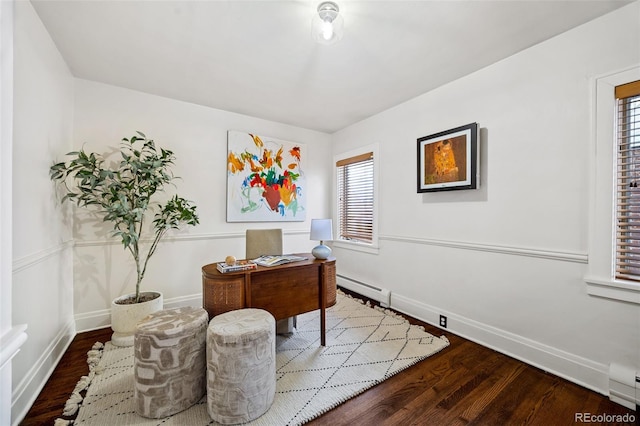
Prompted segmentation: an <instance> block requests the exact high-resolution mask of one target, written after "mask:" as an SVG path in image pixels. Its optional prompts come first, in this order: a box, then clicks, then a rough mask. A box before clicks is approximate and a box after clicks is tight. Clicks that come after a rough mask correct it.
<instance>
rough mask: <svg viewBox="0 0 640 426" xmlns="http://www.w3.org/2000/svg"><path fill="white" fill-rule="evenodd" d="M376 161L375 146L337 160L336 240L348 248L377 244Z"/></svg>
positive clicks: (347, 154) (344, 155) (352, 152)
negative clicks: (348, 244) (348, 246)
mask: <svg viewBox="0 0 640 426" xmlns="http://www.w3.org/2000/svg"><path fill="white" fill-rule="evenodd" d="M376 158H377V146H375V145H372V146H368V147H363V148H361V149H359V150H356V151H351V152H348V153H345V154H342V155H341V156H338V157H336V217H337V234H338V235H337V239H336V241H338V242H345V243H353V244H351V245H350V247H355V246H360V247H361V248H362V247H374V246H376V245H377V232H376V211H377V210H376V206H377V200H376V198H377V197H376V191H377V185H376V163H375V160H376ZM365 250H367V249H366V248H365Z"/></svg>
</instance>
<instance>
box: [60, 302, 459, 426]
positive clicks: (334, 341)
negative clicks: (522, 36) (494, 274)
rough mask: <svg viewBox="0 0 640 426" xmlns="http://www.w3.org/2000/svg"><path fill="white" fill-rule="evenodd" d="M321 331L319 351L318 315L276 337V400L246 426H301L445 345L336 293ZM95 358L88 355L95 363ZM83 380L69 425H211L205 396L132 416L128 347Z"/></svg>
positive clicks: (107, 349)
mask: <svg viewBox="0 0 640 426" xmlns="http://www.w3.org/2000/svg"><path fill="white" fill-rule="evenodd" d="M326 325H327V345H326V346H325V347H322V346H320V313H319V311H315V312H309V313H306V314H303V315H298V320H297V329H296V331H295V333H293V334H292V335H291V336H288V337H287V336H277V340H276V353H277V355H276V369H277V384H276V396H275V401H274V403H273V405H272V406H271V408H270V409H269V411H267V413H265V414H264V415H263V416H262V417H260V418H258V419H256V420H254V421H253V422H251V423H248V424H250V425H268V426H274V425H299V424H303V423H305V422H308V421H309V420H312V419H314V418H316V417H318V416H320V415H321V414H323V413H325V412H326V411H329V410H331V409H332V408H334V407H336V406H338V405H339V404H341V403H343V402H345V401H346V400H348V399H349V398H352V397H354V396H356V395H358V394H360V393H362V392H364V391H365V390H367V389H369V388H370V387H372V386H374V385H376V384H378V383H380V382H382V381H384V380H385V379H387V378H389V377H391V376H393V375H394V374H396V373H398V372H399V371H402V370H404V369H405V368H407V367H409V366H411V365H413V364H415V363H417V362H419V361H421V360H423V359H425V358H427V357H428V356H430V355H432V354H434V353H436V352H439V351H440V350H442V349H443V348H445V347H447V346H448V345H449V341H448V340H447V338H446V337H444V336H443V337H439V338H438V337H434V336H432V335H431V334H429V333H427V332H425V331H424V330H423V329H422V328H421V327H417V326H413V325H410V324H409V323H408V322H407V321H406V320H405V319H404V318H402V317H400V316H399V315H397V314H395V313H393V312H391V311H389V310H384V309H381V308H378V307H371V306H369V305H365V304H363V303H362V302H361V301H360V300H358V299H353V298H351V297H349V296H346V295H344V294H342V293H340V292H338V302H337V303H336V305H335V306H333V307H331V308H329V309H327V317H326ZM97 349H100V348H99V347H98V348H97ZM95 352H96V351H95V350H94V351H91V352H90V356H92V355H93V356H94V358H95ZM83 379H85V380H84V382H83V381H82V380H81V382H80V383H79V387H85V388H86V386H87V385H88V386H89V387H88V390H87V392H86V396H85V397H84V401H82V402H81V403H80V406H79V410H78V415H77V418H76V420H75V422H74V423H73V424H75V425H107V424H108V425H158V424H163V425H214V424H216V423H215V422H213V421H212V420H211V419H210V417H209V415H208V413H207V405H206V396H205V397H204V398H203V399H202V400H201V401H200V402H199V403H198V404H196V405H195V406H193V407H191V408H189V409H188V410H185V411H183V412H180V413H178V414H175V415H173V416H171V417H168V418H166V419H159V420H152V419H145V418H143V417H140V416H138V415H137V414H136V413H135V408H134V407H135V406H134V402H133V348H132V347H128V348H122V347H116V346H113V345H112V344H111V343H109V342H107V343H106V345H104V350H103V353H102V356H101V358H100V360H99V362H98V363H97V365H95V366H94V367H93V368H92V372H91V374H90V375H89V380H87V378H83ZM86 382H90V383H86ZM77 390H78V388H77ZM76 393H77V392H74V394H76ZM72 399H73V398H72ZM57 424H63V423H62V422H61V423H57Z"/></svg>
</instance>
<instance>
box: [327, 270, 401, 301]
mask: <svg viewBox="0 0 640 426" xmlns="http://www.w3.org/2000/svg"><path fill="white" fill-rule="evenodd" d="M336 281H337V284H338V285H339V286H340V287H343V288H346V289H347V290H351V291H353V292H356V293H358V294H361V295H363V296H365V297H368V298H369V299H372V300H375V301H377V302H380V306H383V307H385V308H388V307H389V306H391V292H390V291H389V290H388V289H386V288H379V287H376V286H373V285H371V284H367V283H363V282H362V281H357V280H354V279H352V278H349V277H345V276H344V275H340V274H338V275H337V276H336Z"/></svg>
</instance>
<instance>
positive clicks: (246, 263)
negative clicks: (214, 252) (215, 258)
mask: <svg viewBox="0 0 640 426" xmlns="http://www.w3.org/2000/svg"><path fill="white" fill-rule="evenodd" d="M257 267H258V265H256V264H255V263H253V261H252V260H236V261H235V262H234V263H233V264H232V265H230V264H228V263H227V262H219V263H218V264H217V268H218V271H220V272H222V273H223V274H224V273H225V272H238V271H248V270H250V269H256V268H257Z"/></svg>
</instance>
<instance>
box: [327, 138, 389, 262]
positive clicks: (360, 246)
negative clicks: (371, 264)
mask: <svg viewBox="0 0 640 426" xmlns="http://www.w3.org/2000/svg"><path fill="white" fill-rule="evenodd" d="M369 152H373V233H372V239H371V243H365V242H360V241H348V240H340V239H338V238H337V236H338V233H337V232H335V235H336V239H334V240H333V241H332V244H333V246H334V247H340V248H345V249H348V250H356V251H362V252H365V253H371V254H378V249H379V246H378V241H379V239H378V222H379V219H378V212H379V210H378V205H379V201H380V197H379V182H380V178H379V177H380V154H379V153H380V150H379V146H378V144H377V143H374V144H371V145H366V146H362V147H359V148H356V149H353V150H351V151H347V152H343V153H340V154H336V155H334V158H333V200H334V206H333V215H334V217H335V218H336V220H335V225H334V226H335V227H336V229H337V228H338V227H339V223H338V220H339V217H338V189H337V188H338V170H337V166H336V163H338V162H339V161H342V160H345V159H347V158H351V157H357V156H359V155H363V154H366V153H369ZM334 231H335V230H334Z"/></svg>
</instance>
